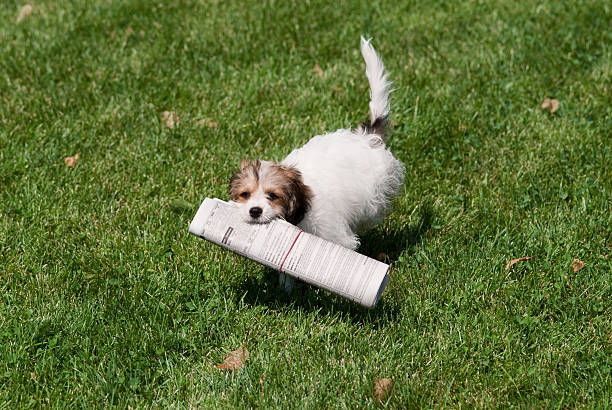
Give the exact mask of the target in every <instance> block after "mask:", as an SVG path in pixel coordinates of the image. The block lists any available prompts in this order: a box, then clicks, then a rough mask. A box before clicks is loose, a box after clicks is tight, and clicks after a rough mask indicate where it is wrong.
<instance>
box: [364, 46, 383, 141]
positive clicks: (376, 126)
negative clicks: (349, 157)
mask: <svg viewBox="0 0 612 410" xmlns="http://www.w3.org/2000/svg"><path fill="white" fill-rule="evenodd" d="M361 54H362V55H363V59H364V60H365V63H366V76H367V77H368V82H369V83H370V121H369V122H368V121H365V122H363V123H362V124H360V125H359V130H360V131H362V132H365V133H368V134H377V135H379V136H381V137H382V138H383V139H384V137H385V135H386V131H387V122H388V120H389V112H390V108H389V94H390V93H391V89H390V87H391V83H390V82H389V81H388V80H387V73H385V66H384V64H383V62H382V60H381V59H380V57H379V56H378V55H377V54H376V51H375V50H374V47H372V45H371V44H370V40H366V39H365V38H363V37H361Z"/></svg>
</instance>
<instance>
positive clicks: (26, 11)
mask: <svg viewBox="0 0 612 410" xmlns="http://www.w3.org/2000/svg"><path fill="white" fill-rule="evenodd" d="M32 11H34V9H33V8H32V6H31V5H30V4H26V5H25V6H23V7H22V8H21V10H19V15H18V16H17V23H20V22H21V21H23V20H24V19H25V18H27V17H29V16H30V15H31V14H32Z"/></svg>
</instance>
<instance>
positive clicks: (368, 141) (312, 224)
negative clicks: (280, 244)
mask: <svg viewBox="0 0 612 410" xmlns="http://www.w3.org/2000/svg"><path fill="white" fill-rule="evenodd" d="M281 164H283V165H290V166H293V167H295V168H297V169H298V170H299V171H300V172H301V173H302V178H303V180H304V183H305V184H306V185H308V186H309V187H310V188H311V189H312V192H313V196H312V200H311V204H310V211H309V212H308V213H306V216H305V217H304V219H303V220H302V221H301V222H300V223H299V224H298V225H299V226H300V227H301V228H302V229H303V230H304V231H306V232H310V233H312V234H315V235H317V236H320V237H322V238H325V239H327V240H330V241H332V242H335V243H337V244H340V245H342V246H344V247H346V248H349V249H356V248H357V247H358V246H359V238H358V237H357V234H358V233H359V232H363V231H364V230H366V229H368V228H370V227H372V226H373V225H375V224H377V223H379V222H380V221H381V220H382V218H383V217H384V216H385V214H386V212H387V210H388V209H389V206H390V202H391V201H392V200H393V199H394V198H395V197H396V196H397V194H398V191H399V189H400V188H401V186H402V184H403V182H404V165H403V164H402V163H401V162H400V161H398V160H397V159H395V158H394V157H393V154H391V152H390V151H389V150H388V149H387V148H385V145H384V144H383V143H382V141H381V139H380V137H379V136H377V135H373V134H370V135H368V134H364V133H355V132H353V131H351V130H348V129H342V130H338V131H336V132H334V133H330V134H325V135H318V136H316V137H314V138H312V139H311V140H310V141H308V143H307V144H306V145H304V146H303V147H302V148H299V149H296V150H294V151H293V152H292V153H291V154H289V156H288V157H287V158H285V159H284V160H283V161H282V162H281Z"/></svg>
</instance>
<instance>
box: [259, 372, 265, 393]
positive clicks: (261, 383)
mask: <svg viewBox="0 0 612 410" xmlns="http://www.w3.org/2000/svg"><path fill="white" fill-rule="evenodd" d="M265 380H266V375H265V374H264V375H263V376H261V379H259V385H260V386H261V395H262V396H263V395H264V381H265Z"/></svg>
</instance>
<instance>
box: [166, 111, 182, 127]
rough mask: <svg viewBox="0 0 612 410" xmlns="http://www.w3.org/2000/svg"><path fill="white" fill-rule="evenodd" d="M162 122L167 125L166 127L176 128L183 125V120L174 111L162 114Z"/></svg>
mask: <svg viewBox="0 0 612 410" xmlns="http://www.w3.org/2000/svg"><path fill="white" fill-rule="evenodd" d="M162 122H163V123H164V124H165V125H166V127H168V128H174V126H175V125H178V124H180V123H181V120H180V119H179V117H178V115H176V113H175V112H174V111H164V113H163V114H162Z"/></svg>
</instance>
